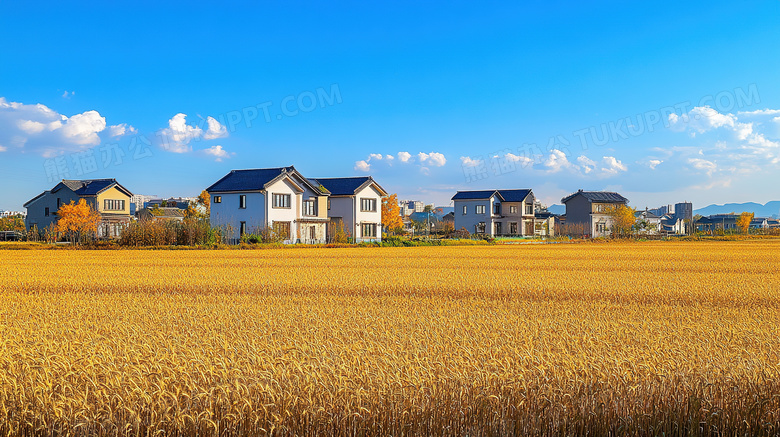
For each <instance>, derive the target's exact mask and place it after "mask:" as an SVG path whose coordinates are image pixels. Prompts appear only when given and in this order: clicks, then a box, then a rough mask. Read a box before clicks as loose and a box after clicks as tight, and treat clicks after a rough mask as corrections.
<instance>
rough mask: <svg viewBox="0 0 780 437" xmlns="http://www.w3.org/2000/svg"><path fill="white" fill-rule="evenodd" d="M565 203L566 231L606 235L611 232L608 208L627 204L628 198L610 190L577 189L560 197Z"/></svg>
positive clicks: (577, 233)
mask: <svg viewBox="0 0 780 437" xmlns="http://www.w3.org/2000/svg"><path fill="white" fill-rule="evenodd" d="M561 202H563V204H564V205H566V227H567V233H569V234H574V235H582V236H590V237H594V238H595V237H606V236H609V235H610V234H611V233H612V218H611V217H610V216H609V214H607V212H608V211H609V209H610V208H612V207H617V206H619V205H626V204H628V199H626V198H625V197H623V196H621V195H620V194H618V193H613V192H610V191H583V190H579V191H577V192H576V193H574V194H570V195H568V196H566V197H564V198H563V199H561Z"/></svg>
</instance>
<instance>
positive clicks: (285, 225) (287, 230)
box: [272, 221, 292, 240]
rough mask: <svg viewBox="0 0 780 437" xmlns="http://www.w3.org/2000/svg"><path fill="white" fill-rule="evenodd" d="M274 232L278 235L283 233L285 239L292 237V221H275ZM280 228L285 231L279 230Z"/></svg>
mask: <svg viewBox="0 0 780 437" xmlns="http://www.w3.org/2000/svg"><path fill="white" fill-rule="evenodd" d="M272 227H273V230H274V233H275V234H277V235H281V236H283V237H284V239H285V240H289V239H291V238H292V223H291V222H288V221H274V222H273V224H272ZM280 230H283V231H284V233H282V232H279V231H280Z"/></svg>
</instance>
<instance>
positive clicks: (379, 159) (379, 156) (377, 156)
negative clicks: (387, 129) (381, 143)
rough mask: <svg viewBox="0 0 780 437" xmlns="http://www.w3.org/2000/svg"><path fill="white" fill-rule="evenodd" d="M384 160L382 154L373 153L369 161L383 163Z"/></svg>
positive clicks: (369, 156)
mask: <svg viewBox="0 0 780 437" xmlns="http://www.w3.org/2000/svg"><path fill="white" fill-rule="evenodd" d="M382 158H383V156H382V154H381V153H372V154H370V155H368V160H369V161H370V160H372V159H376V160H378V161H381V160H382Z"/></svg>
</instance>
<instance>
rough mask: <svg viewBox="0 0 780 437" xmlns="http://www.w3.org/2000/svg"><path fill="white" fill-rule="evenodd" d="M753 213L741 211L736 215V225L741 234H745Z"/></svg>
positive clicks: (753, 215)
mask: <svg viewBox="0 0 780 437" xmlns="http://www.w3.org/2000/svg"><path fill="white" fill-rule="evenodd" d="M753 217H755V214H754V213H752V212H743V213H742V214H740V215H739V217H737V227H738V228H739V230H740V231H742V233H743V234H747V232H748V229H750V223H751V222H752V221H753Z"/></svg>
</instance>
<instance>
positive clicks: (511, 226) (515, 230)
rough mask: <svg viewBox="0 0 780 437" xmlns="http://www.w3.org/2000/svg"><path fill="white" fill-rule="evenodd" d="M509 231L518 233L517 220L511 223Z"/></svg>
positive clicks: (512, 233) (513, 233)
mask: <svg viewBox="0 0 780 437" xmlns="http://www.w3.org/2000/svg"><path fill="white" fill-rule="evenodd" d="M509 233H510V234H511V235H517V222H510V223H509Z"/></svg>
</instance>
